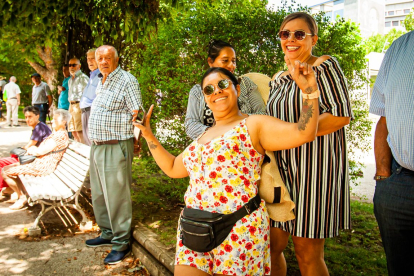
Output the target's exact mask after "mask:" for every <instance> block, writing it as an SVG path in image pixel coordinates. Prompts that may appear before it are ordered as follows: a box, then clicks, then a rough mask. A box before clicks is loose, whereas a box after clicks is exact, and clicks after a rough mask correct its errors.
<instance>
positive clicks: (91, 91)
mask: <svg viewBox="0 0 414 276" xmlns="http://www.w3.org/2000/svg"><path fill="white" fill-rule="evenodd" d="M99 73H100V71H99V69H95V70H94V71H92V72H91V74H90V77H89V82H88V84H87V85H86V87H85V89H84V90H83V95H82V98H81V100H80V103H79V107H80V108H87V107H90V106H92V102H93V100H95V98H96V93H95V91H96V87H97V86H98V83H99V81H100V80H101V79H100V78H99V77H98V74H99Z"/></svg>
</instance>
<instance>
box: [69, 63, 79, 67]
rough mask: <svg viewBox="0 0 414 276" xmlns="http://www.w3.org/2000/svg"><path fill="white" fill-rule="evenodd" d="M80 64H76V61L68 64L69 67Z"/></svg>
mask: <svg viewBox="0 0 414 276" xmlns="http://www.w3.org/2000/svg"><path fill="white" fill-rule="evenodd" d="M78 65H79V64H76V63H72V64H68V66H69V67H76V66H78Z"/></svg>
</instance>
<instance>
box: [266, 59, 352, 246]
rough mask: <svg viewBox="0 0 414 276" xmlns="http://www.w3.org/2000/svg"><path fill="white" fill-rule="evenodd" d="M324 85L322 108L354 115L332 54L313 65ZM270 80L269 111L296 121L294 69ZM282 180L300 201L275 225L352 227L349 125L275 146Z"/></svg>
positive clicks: (309, 229) (331, 230)
mask: <svg viewBox="0 0 414 276" xmlns="http://www.w3.org/2000/svg"><path fill="white" fill-rule="evenodd" d="M313 68H314V70H315V73H316V79H317V81H318V87H319V90H320V91H321V97H320V100H319V110H320V113H321V114H322V113H325V112H329V113H331V114H332V115H334V116H340V117H352V111H351V105H350V101H349V98H348V89H347V84H346V81H345V78H344V75H343V72H342V70H341V68H340V67H339V64H338V62H337V61H336V59H334V58H329V59H328V60H326V61H325V62H323V63H322V64H321V65H319V66H317V67H313ZM281 73H283V72H280V73H279V74H278V75H277V76H276V78H275V80H274V81H271V82H270V86H271V89H270V95H269V101H268V103H267V112H268V114H269V115H271V116H274V117H276V118H279V119H281V120H283V121H287V122H294V123H296V122H298V120H299V117H300V112H301V110H302V96H301V91H300V89H299V87H298V86H297V85H296V83H295V82H294V81H293V79H292V78H291V76H290V75H287V76H283V77H280V75H281ZM275 157H276V160H277V162H278V164H279V170H280V174H281V177H282V179H283V181H284V182H285V184H286V187H287V189H288V190H289V193H290V195H291V198H292V200H293V202H294V203H295V204H296V208H295V209H294V212H295V216H296V219H295V220H291V221H287V222H275V221H272V220H271V226H272V227H278V228H281V229H282V230H284V231H287V232H289V233H290V234H291V235H293V236H297V237H304V238H329V237H334V236H336V235H338V232H339V229H350V226H351V225H350V224H351V217H350V192H349V174H348V159H347V148H346V141H345V129H344V128H342V129H340V130H338V131H336V132H334V133H331V134H327V135H324V136H319V137H317V138H316V139H315V140H314V141H313V142H311V143H307V144H304V145H302V146H300V147H297V148H293V149H289V150H283V151H277V152H275Z"/></svg>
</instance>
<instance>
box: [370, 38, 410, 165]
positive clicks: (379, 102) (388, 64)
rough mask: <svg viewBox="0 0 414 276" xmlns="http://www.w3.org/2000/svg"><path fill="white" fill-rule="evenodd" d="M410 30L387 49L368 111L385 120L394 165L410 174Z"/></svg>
mask: <svg viewBox="0 0 414 276" xmlns="http://www.w3.org/2000/svg"><path fill="white" fill-rule="evenodd" d="M413 72H414V31H411V32H409V33H407V34H405V35H403V36H401V37H400V38H399V39H397V40H396V41H394V43H393V44H392V45H391V47H390V48H389V49H388V50H387V53H386V54H385V57H384V60H383V61H382V64H381V68H380V70H379V72H378V76H377V80H376V82H375V86H374V90H373V92H372V98H371V105H370V109H369V112H370V113H373V114H376V115H379V116H383V117H386V118H387V128H388V137H387V141H388V145H389V146H390V148H391V152H392V155H393V156H394V158H395V160H396V161H397V163H398V164H400V165H401V166H403V167H404V168H406V169H409V170H411V171H414V108H413V104H414V73H413Z"/></svg>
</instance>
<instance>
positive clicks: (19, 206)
mask: <svg viewBox="0 0 414 276" xmlns="http://www.w3.org/2000/svg"><path fill="white" fill-rule="evenodd" d="M26 205H27V199H25V198H19V199H18V200H17V201H16V202H15V203H14V204H13V205H12V206H10V207H9V209H11V210H20V209H22V208H23V207H25V206H26Z"/></svg>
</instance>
